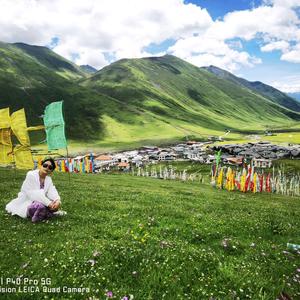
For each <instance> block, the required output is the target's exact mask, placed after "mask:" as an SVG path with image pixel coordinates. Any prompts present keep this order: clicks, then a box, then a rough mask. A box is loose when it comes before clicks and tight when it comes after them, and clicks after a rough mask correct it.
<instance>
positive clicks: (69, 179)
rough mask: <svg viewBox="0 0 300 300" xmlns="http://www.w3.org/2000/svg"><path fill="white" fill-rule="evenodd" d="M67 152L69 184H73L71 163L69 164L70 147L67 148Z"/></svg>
mask: <svg viewBox="0 0 300 300" xmlns="http://www.w3.org/2000/svg"><path fill="white" fill-rule="evenodd" d="M66 151H67V162H68V174H69V184H70V183H71V174H70V163H69V150H68V145H67V147H66Z"/></svg>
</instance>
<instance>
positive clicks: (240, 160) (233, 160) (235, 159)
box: [226, 156, 244, 166]
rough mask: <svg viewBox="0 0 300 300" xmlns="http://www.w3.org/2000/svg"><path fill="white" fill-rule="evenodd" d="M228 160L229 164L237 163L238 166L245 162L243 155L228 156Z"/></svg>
mask: <svg viewBox="0 0 300 300" xmlns="http://www.w3.org/2000/svg"><path fill="white" fill-rule="evenodd" d="M226 161H227V163H228V164H230V165H236V166H239V165H241V164H243V161H244V159H243V157H242V156H237V157H227V158H226Z"/></svg>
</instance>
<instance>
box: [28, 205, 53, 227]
mask: <svg viewBox="0 0 300 300" xmlns="http://www.w3.org/2000/svg"><path fill="white" fill-rule="evenodd" d="M53 216H54V214H53V212H52V211H51V210H50V209H49V208H48V207H46V206H45V205H44V204H42V203H40V202H37V201H33V202H32V203H31V204H30V205H29V206H28V208H27V217H29V218H31V221H32V222H33V223H36V222H40V221H43V220H47V219H50V218H52V217H53Z"/></svg>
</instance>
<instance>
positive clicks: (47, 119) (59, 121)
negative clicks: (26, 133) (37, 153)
mask: <svg viewBox="0 0 300 300" xmlns="http://www.w3.org/2000/svg"><path fill="white" fill-rule="evenodd" d="M62 105H63V101H58V102H53V103H51V104H49V105H47V106H46V109H45V112H44V124H45V129H46V136H47V144H48V149H49V150H56V149H65V148H67V140H66V137H65V121H64V118H63V112H62Z"/></svg>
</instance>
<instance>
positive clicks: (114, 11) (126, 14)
mask: <svg viewBox="0 0 300 300" xmlns="http://www.w3.org/2000/svg"><path fill="white" fill-rule="evenodd" d="M0 7H1V11H0V27H1V32H0V40H2V41H4V42H20V41H22V42H25V43H29V44H35V45H46V44H49V43H50V41H51V39H52V38H53V37H58V38H59V44H58V45H57V47H55V48H53V50H54V51H55V52H57V53H59V54H62V55H64V56H66V57H67V58H69V59H70V58H72V57H73V56H74V55H73V54H74V53H78V54H79V55H80V62H82V63H83V62H84V60H86V62H87V63H88V61H92V58H91V55H96V56H97V55H98V53H99V57H98V58H95V61H96V63H97V65H98V66H100V65H101V64H103V63H105V61H103V60H104V57H103V54H101V53H103V52H111V53H114V54H115V57H116V58H121V57H124V56H125V57H141V56H144V55H146V54H147V53H146V52H143V48H145V47H146V46H148V45H149V44H150V43H157V44H159V43H161V42H163V41H164V40H166V39H170V38H173V39H178V38H181V37H185V36H189V35H191V34H193V33H201V32H203V31H204V30H206V29H207V28H208V27H209V26H210V25H211V23H212V22H213V21H212V19H211V17H210V16H209V14H208V13H207V11H206V10H204V9H201V8H200V7H198V6H196V5H193V4H187V5H186V4H184V3H183V1H182V0H164V1H160V0H152V1H140V0H128V1H122V0H102V1H93V0H85V1H68V0H42V1H38V0H29V1H28V0H15V1H10V0H0ZM88 50H89V51H90V52H91V54H87V51H88Z"/></svg>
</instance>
